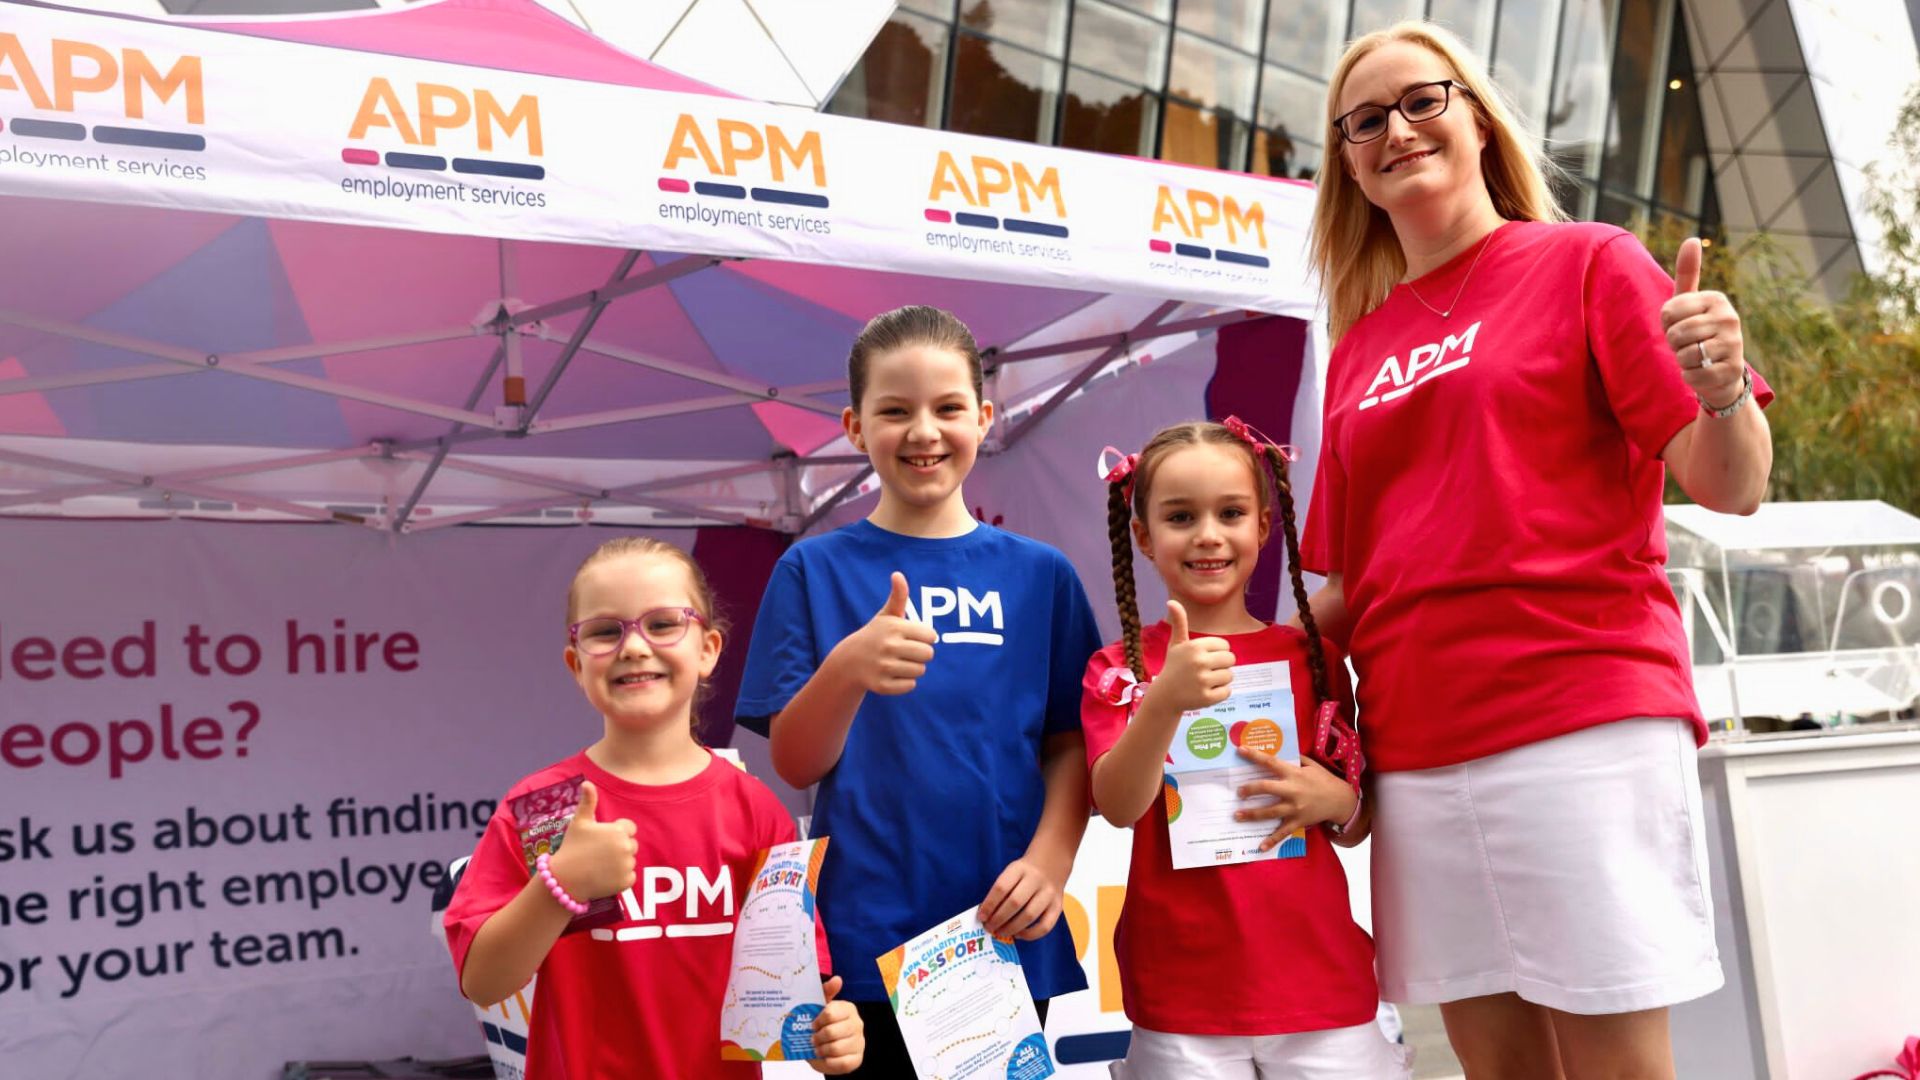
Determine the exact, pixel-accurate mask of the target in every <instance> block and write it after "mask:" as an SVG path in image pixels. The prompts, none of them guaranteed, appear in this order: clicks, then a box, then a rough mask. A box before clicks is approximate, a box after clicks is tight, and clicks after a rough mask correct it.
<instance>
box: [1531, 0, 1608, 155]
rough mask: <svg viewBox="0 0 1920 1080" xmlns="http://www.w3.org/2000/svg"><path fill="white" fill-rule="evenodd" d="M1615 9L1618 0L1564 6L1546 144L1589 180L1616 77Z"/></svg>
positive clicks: (1573, 1) (1570, 1) (1572, 0)
mask: <svg viewBox="0 0 1920 1080" xmlns="http://www.w3.org/2000/svg"><path fill="white" fill-rule="evenodd" d="M1613 13H1614V3H1613V0H1566V6H1565V7H1564V8H1562V9H1561V20H1560V54H1559V56H1558V58H1557V59H1556V61H1555V71H1554V75H1553V113H1552V115H1551V116H1550V117H1548V122H1547V145H1548V146H1549V147H1551V148H1552V150H1553V152H1554V154H1555V155H1556V156H1557V157H1558V158H1559V159H1560V163H1561V164H1562V165H1565V166H1566V168H1567V171H1568V172H1570V173H1572V174H1573V175H1575V176H1578V177H1582V178H1585V179H1592V178H1593V177H1594V176H1596V175H1598V173H1599V171H1600V138H1601V136H1602V134H1603V133H1604V132H1605V130H1606V128H1605V124H1606V119H1607V113H1606V109H1607V86H1608V85H1609V83H1611V81H1612V78H1611V76H1612V70H1611V66H1610V60H1609V57H1608V55H1607V35H1608V34H1611V33H1612V32H1613Z"/></svg>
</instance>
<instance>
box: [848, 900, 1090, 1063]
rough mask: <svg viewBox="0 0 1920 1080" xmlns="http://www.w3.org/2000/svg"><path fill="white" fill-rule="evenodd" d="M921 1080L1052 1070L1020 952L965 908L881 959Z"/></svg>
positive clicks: (883, 975) (889, 993) (889, 995)
mask: <svg viewBox="0 0 1920 1080" xmlns="http://www.w3.org/2000/svg"><path fill="white" fill-rule="evenodd" d="M878 963H879V965H880V981H881V983H882V984H883V985H885V986H886V988H887V1000H888V1001H889V1002H891V1003H892V1005H893V1014H894V1017H895V1019H897V1020H898V1021H899V1023H900V1034H901V1036H902V1037H903V1038H904V1039H905V1041H906V1044H907V1054H908V1055H909V1056H910V1057H912V1058H913V1068H914V1071H915V1072H916V1073H918V1074H919V1075H920V1076H921V1077H922V1078H923V1080H934V1078H939V1080H972V1078H982V1080H1042V1078H1044V1077H1048V1076H1052V1075H1053V1074H1054V1072H1055V1070H1054V1065H1053V1056H1052V1055H1051V1054H1050V1053H1048V1051H1047V1039H1046V1036H1045V1035H1042V1034H1041V1033H1040V1014H1039V1013H1037V1012H1035V1011H1034V1008H1033V997H1032V996H1031V995H1030V994H1029V993H1028V992H1027V977H1026V975H1025V973H1024V972H1022V971H1021V969H1020V953H1019V950H1017V949H1016V948H1015V947H1014V944H1013V941H1012V940H1011V939H1009V938H996V937H993V936H992V935H990V934H988V933H987V931H986V928H985V927H983V926H981V925H980V912H979V909H977V908H968V909H967V910H966V911H965V912H962V913H961V914H959V915H956V916H954V917H953V918H951V919H949V920H947V921H946V922H945V923H942V924H941V925H939V926H936V927H934V928H933V929H931V930H929V931H927V932H926V933H924V934H921V935H920V936H919V937H916V938H914V939H913V940H912V941H909V942H907V943H906V944H905V945H902V946H900V947H898V948H896V949H894V950H893V951H892V952H889V953H887V954H886V955H884V956H881V957H879V958H878Z"/></svg>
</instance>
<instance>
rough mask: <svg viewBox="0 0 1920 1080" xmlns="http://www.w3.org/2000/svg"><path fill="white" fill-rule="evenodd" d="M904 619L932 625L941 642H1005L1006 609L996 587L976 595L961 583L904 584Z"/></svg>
mask: <svg viewBox="0 0 1920 1080" xmlns="http://www.w3.org/2000/svg"><path fill="white" fill-rule="evenodd" d="M908 589H909V591H908V594H907V619H908V620H909V621H911V622H917V623H920V624H922V625H924V626H930V627H932V628H933V629H934V630H935V632H937V633H938V634H939V635H940V644H942V645H1004V644H1006V630H1007V617H1006V609H1005V607H1004V606H1003V605H1002V604H1001V603H1000V590H999V589H988V590H987V591H985V592H983V593H978V594H976V593H975V592H974V591H973V590H972V589H969V588H967V587H966V586H965V585H956V586H953V587H952V588H949V587H947V586H945V585H916V584H913V583H911V582H909V584H908Z"/></svg>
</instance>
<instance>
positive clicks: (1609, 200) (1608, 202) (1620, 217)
mask: <svg viewBox="0 0 1920 1080" xmlns="http://www.w3.org/2000/svg"><path fill="white" fill-rule="evenodd" d="M1594 220H1595V221H1604V222H1606V223H1607V224H1609V225H1618V226H1620V227H1621V228H1623V229H1627V228H1632V227H1633V226H1634V225H1635V224H1636V223H1638V222H1642V221H1645V220H1647V209H1646V207H1644V206H1641V205H1640V204H1639V203H1635V202H1630V201H1628V200H1626V199H1623V198H1621V197H1620V196H1618V195H1602V196H1600V206H1599V209H1598V210H1596V211H1595V212H1594Z"/></svg>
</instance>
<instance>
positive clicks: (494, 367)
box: [386, 343, 506, 533]
mask: <svg viewBox="0 0 1920 1080" xmlns="http://www.w3.org/2000/svg"><path fill="white" fill-rule="evenodd" d="M505 355H506V346H505V344H504V343H503V344H501V345H496V346H494V348H493V357H492V359H490V360H488V361H487V370H485V371H483V372H481V373H480V378H479V380H478V381H476V382H475V383H474V384H473V389H472V390H470V391H468V392H467V408H469V409H471V408H473V407H474V406H475V405H477V404H479V402H480V396H481V395H482V394H484V393H486V392H487V384H488V383H491V382H492V381H493V373H494V372H496V371H498V370H500V360H501V358H502V357H504V356H505ZM464 430H466V425H465V424H462V423H460V422H459V421H455V422H454V425H453V427H452V428H450V429H448V431H447V434H446V436H445V437H444V438H441V439H439V440H437V442H436V445H435V447H434V451H433V457H432V459H431V460H429V461H428V462H427V469H426V472H424V473H422V474H421V476H420V481H419V483H416V484H414V485H413V491H412V493H411V494H409V495H408V496H407V501H406V502H405V503H404V504H403V505H402V506H401V507H400V512H399V513H398V514H396V515H394V519H393V524H392V525H391V526H389V527H390V528H391V529H392V530H393V531H394V532H396V533H398V532H405V531H406V527H407V520H408V519H409V518H411V517H413V508H414V507H416V506H419V505H420V499H421V497H422V496H424V495H426V493H427V485H428V484H431V483H433V477H434V474H435V473H437V472H439V471H440V463H441V462H443V461H445V460H447V451H448V450H451V449H452V448H453V437H454V436H456V435H458V434H460V433H461V432H462V431H464ZM386 452H387V454H389V455H394V448H393V447H392V446H391V445H389V446H388V447H387V448H386ZM394 456H397V455H394Z"/></svg>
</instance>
